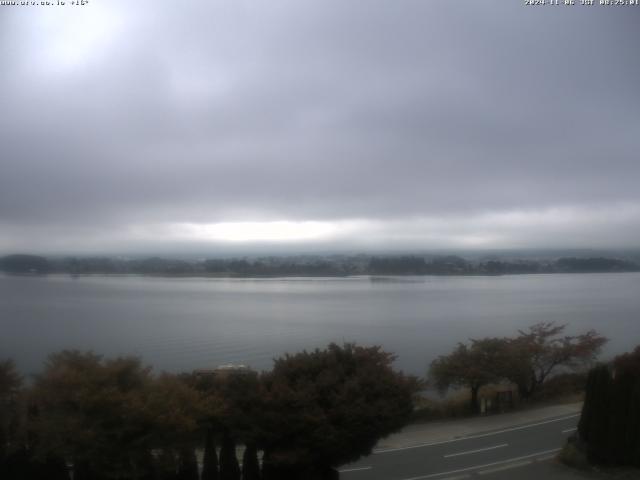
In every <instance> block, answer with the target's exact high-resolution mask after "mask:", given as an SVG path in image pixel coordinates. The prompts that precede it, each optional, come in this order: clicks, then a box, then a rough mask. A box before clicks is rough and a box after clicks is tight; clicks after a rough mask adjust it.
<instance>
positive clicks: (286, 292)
mask: <svg viewBox="0 0 640 480" xmlns="http://www.w3.org/2000/svg"><path fill="white" fill-rule="evenodd" d="M550 320H554V321H557V322H562V323H568V324H569V330H570V331H571V332H578V331H582V330H585V329H589V328H595V329H597V330H599V331H600V332H602V333H603V334H605V335H606V336H608V337H609V338H610V339H611V341H610V343H609V345H608V346H607V348H606V350H605V355H612V354H614V353H618V352H621V351H624V350H628V349H630V348H631V347H632V346H634V345H637V344H639V343H640V274H638V273H627V274H592V275H518V276H503V277H409V278H407V277H402V278H397V277H387V278H369V277H356V278H312V279H309V278H295V279H292V278H288V279H195V278H194V279H173V278H149V277H138V276H128V277H105V276H95V277H80V278H78V279H72V278H70V277H69V276H48V277H8V276H0V328H1V330H0V358H3V357H12V358H14V359H15V361H16V362H17V364H18V366H19V368H20V370H22V371H23V372H25V373H30V372H37V371H38V370H39V369H40V368H41V365H42V361H43V359H44V358H45V357H46V355H47V354H48V353H50V352H53V351H57V350H60V349H63V348H79V349H92V350H95V351H96V352H99V353H103V354H106V355H116V354H135V355H140V356H142V357H143V358H144V360H145V361H146V362H147V363H149V364H152V365H153V366H155V367H156V368H157V369H164V370H170V371H179V370H189V369H192V368H201V367H210V366H216V365H218V364H221V363H228V362H237V363H246V364H248V365H250V366H252V367H254V368H257V369H267V368H269V367H270V366H271V361H272V359H273V358H274V357H275V356H278V355H281V354H282V353H285V352H296V351H298V350H301V349H304V348H307V349H309V348H315V347H322V346H324V345H326V344H327V343H328V342H331V341H336V342H342V341H356V342H358V343H360V344H380V345H382V346H383V347H384V348H385V349H386V350H389V351H392V352H395V353H396V354H397V355H398V360H397V365H398V367H400V368H402V369H404V370H405V371H408V372H410V373H414V374H418V375H422V374H424V372H425V371H426V368H427V366H428V364H429V362H430V361H431V360H432V359H433V358H434V357H435V356H437V355H439V354H442V353H446V352H448V351H449V350H450V349H451V348H452V347H453V346H455V344H456V342H458V341H464V340H466V339H468V338H470V337H480V336H502V335H512V334H515V333H516V332H517V330H518V329H519V328H524V327H526V326H528V325H530V324H533V323H535V322H539V321H550Z"/></svg>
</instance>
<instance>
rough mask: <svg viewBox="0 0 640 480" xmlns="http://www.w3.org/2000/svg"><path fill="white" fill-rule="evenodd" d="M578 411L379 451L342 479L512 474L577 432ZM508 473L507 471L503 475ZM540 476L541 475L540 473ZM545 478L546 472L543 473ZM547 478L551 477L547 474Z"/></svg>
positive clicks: (443, 479) (448, 479)
mask: <svg viewBox="0 0 640 480" xmlns="http://www.w3.org/2000/svg"><path fill="white" fill-rule="evenodd" d="M578 418H579V414H575V415H567V416H563V417H558V418H549V419H546V420H541V421H538V422H535V423H531V424H526V425H517V426H513V427H509V428H503V429H501V430H496V431H490V432H486V433H481V434H477V435H471V436H468V437H463V438H458V439H455V440H448V441H444V442H435V443H429V444H422V445H414V446H409V447H402V448H395V449H387V450H377V451H375V452H374V453H373V454H372V455H370V456H368V457H365V458H362V459H361V460H359V461H358V462H356V463H353V464H350V465H347V466H344V467H342V468H341V469H340V472H341V473H340V478H341V479H343V480H427V479H434V480H453V479H456V480H459V479H465V478H479V477H482V478H486V479H490V480H493V479H494V478H495V479H498V478H512V477H510V476H508V475H509V471H510V470H512V469H516V468H518V469H520V468H521V467H527V468H522V470H523V473H524V475H520V474H515V470H514V471H512V472H511V473H513V476H514V477H517V478H528V477H527V474H526V473H525V471H526V470H527V469H528V470H531V469H539V468H540V467H539V465H540V464H541V463H542V462H545V461H548V460H550V459H552V458H553V457H555V455H556V454H557V453H558V451H559V450H560V448H561V447H562V446H563V445H564V444H565V442H566V440H567V437H568V436H569V435H570V434H571V433H572V432H573V431H575V428H576V424H577V422H578ZM505 475H507V476H506V477H505ZM538 478H540V477H538ZM543 478H544V477H543ZM547 480H550V479H549V478H548V477H547Z"/></svg>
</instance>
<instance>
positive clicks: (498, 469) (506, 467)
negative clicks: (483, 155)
mask: <svg viewBox="0 0 640 480" xmlns="http://www.w3.org/2000/svg"><path fill="white" fill-rule="evenodd" d="M525 465H531V460H523V461H522V462H516V463H510V464H509V465H502V466H500V467H493V468H488V469H487V470H480V471H479V472H478V475H489V474H490V473H497V472H503V471H505V470H511V469H512V468H518V467H524V466H525Z"/></svg>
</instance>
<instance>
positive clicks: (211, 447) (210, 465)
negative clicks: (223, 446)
mask: <svg viewBox="0 0 640 480" xmlns="http://www.w3.org/2000/svg"><path fill="white" fill-rule="evenodd" d="M218 478H219V476H218V455H217V453H216V444H215V441H214V440H213V432H211V430H209V429H207V434H206V437H205V441H204V457H203V459H202V480H218Z"/></svg>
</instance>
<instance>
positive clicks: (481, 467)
mask: <svg viewBox="0 0 640 480" xmlns="http://www.w3.org/2000/svg"><path fill="white" fill-rule="evenodd" d="M560 450H561V449H560V448H554V449H552V450H544V451H542V452H536V453H532V454H529V455H523V456H521V457H514V458H509V459H507V460H500V461H498V462H491V463H485V464H484V465H474V466H473V467H466V468H459V469H458V470H450V471H448V472H440V473H431V474H429V475H422V476H420V477H411V478H404V479H403V480H424V479H426V478H434V477H441V476H442V475H451V474H453V473H462V472H469V471H471V470H481V469H484V468H487V467H493V466H494V465H504V464H507V463H515V462H519V461H521V460H525V459H527V458H533V457H539V456H541V455H548V454H550V453H555V452H559V451H560Z"/></svg>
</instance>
